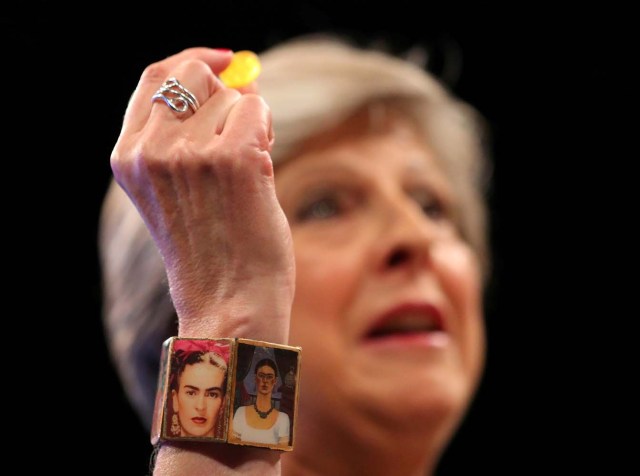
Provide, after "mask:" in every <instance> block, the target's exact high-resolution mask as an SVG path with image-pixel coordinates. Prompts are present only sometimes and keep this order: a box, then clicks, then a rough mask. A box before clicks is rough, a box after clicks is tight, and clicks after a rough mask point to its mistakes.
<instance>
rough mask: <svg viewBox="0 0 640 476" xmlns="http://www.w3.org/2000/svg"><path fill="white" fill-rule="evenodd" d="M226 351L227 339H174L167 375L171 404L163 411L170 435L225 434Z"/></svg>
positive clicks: (227, 347)
mask: <svg viewBox="0 0 640 476" xmlns="http://www.w3.org/2000/svg"><path fill="white" fill-rule="evenodd" d="M229 352H230V347H229V345H228V343H227V342H218V341H206V340H198V339H193V340H192V339H181V340H176V341H175V342H174V352H173V359H172V361H171V371H170V377H169V382H170V383H169V391H170V398H169V399H168V400H169V402H170V405H168V406H170V407H171V408H170V409H168V410H169V411H167V412H166V418H167V422H166V428H168V432H169V434H170V435H171V436H172V437H175V438H178V437H184V438H214V439H221V438H223V437H224V434H225V429H226V428H225V426H226V425H225V424H224V423H225V422H224V409H225V405H224V402H225V399H226V388H227V369H228V365H229Z"/></svg>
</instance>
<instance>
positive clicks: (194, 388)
mask: <svg viewBox="0 0 640 476" xmlns="http://www.w3.org/2000/svg"><path fill="white" fill-rule="evenodd" d="M185 388H191V389H193V390H198V391H200V387H195V386H193V385H185ZM212 390H220V391H221V392H222V388H221V387H209V388H207V389H206V390H205V391H206V392H211V391H212Z"/></svg>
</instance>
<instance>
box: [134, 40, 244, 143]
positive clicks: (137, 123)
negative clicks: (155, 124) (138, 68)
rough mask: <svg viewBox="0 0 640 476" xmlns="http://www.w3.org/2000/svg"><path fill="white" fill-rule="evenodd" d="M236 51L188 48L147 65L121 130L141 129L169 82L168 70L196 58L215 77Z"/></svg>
mask: <svg viewBox="0 0 640 476" xmlns="http://www.w3.org/2000/svg"><path fill="white" fill-rule="evenodd" d="M232 56H233V52H232V51H231V50H227V49H213V48H188V49H186V50H183V51H181V52H180V53H177V54H175V55H173V56H169V57H168V58H166V59H164V60H162V61H158V62H156V63H153V64H151V65H149V66H147V67H146V68H145V70H144V72H143V73H142V76H141V77H140V81H139V82H138V85H137V87H136V89H135V91H134V92H133V95H132V96H131V99H130V100H129V104H128V105H127V110H126V112H125V115H124V122H123V125H122V131H123V132H124V131H125V130H127V129H130V130H134V131H137V130H140V129H141V128H142V127H143V126H144V125H145V124H146V122H147V119H148V118H149V114H150V113H151V106H152V102H151V97H152V96H153V95H154V93H155V92H156V91H157V90H158V88H159V87H160V86H161V85H162V82H163V81H164V80H166V79H167V75H168V74H169V71H172V70H173V69H174V68H175V67H176V65H178V64H180V63H181V62H182V61H185V60H187V59H197V60H201V61H203V62H204V63H206V64H207V65H208V66H209V67H210V68H211V71H212V72H213V74H215V75H216V76H217V75H218V74H219V73H220V72H221V71H223V70H224V69H225V68H226V67H227V66H228V65H229V63H230V62H231V58H232Z"/></svg>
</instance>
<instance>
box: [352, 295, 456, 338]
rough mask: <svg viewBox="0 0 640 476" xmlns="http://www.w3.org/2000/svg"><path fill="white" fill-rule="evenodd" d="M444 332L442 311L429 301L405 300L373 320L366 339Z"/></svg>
mask: <svg viewBox="0 0 640 476" xmlns="http://www.w3.org/2000/svg"><path fill="white" fill-rule="evenodd" d="M442 332H446V329H445V326H444V318H443V316H442V312H440V310H439V309H438V308H437V307H436V306H434V305H433V304H431V303H426V302H407V303H402V304H400V305H397V306H394V307H392V308H391V309H389V310H387V311H385V312H384V313H383V314H382V315H381V316H379V317H378V318H377V319H375V320H374V322H373V325H372V326H371V327H370V328H369V329H368V331H367V332H366V334H365V339H367V340H378V339H385V338H397V337H403V336H406V337H409V336H420V335H428V334H434V333H442Z"/></svg>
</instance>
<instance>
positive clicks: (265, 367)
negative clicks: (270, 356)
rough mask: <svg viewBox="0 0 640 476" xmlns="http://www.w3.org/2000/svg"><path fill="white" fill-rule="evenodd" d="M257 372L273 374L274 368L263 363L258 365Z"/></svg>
mask: <svg viewBox="0 0 640 476" xmlns="http://www.w3.org/2000/svg"><path fill="white" fill-rule="evenodd" d="M256 372H262V373H263V374H273V373H274V372H273V369H272V368H271V367H270V366H269V365H263V366H262V367H258V368H257V369H256Z"/></svg>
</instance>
